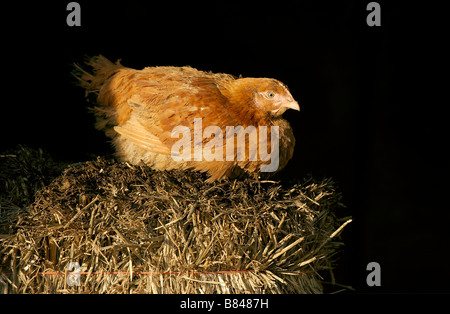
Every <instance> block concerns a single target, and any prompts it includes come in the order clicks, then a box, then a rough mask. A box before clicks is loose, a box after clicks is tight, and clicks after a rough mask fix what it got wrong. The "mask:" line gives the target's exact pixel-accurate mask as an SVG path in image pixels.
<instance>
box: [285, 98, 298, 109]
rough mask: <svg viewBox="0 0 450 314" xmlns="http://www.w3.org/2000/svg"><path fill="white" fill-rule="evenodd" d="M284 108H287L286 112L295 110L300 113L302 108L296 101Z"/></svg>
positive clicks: (286, 104)
mask: <svg viewBox="0 0 450 314" xmlns="http://www.w3.org/2000/svg"><path fill="white" fill-rule="evenodd" d="M282 107H284V108H286V110H287V109H294V110H297V111H300V106H299V105H298V102H296V101H295V100H293V101H291V102H288V103H285V104H283V105H282Z"/></svg>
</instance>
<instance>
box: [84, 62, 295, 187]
mask: <svg viewBox="0 0 450 314" xmlns="http://www.w3.org/2000/svg"><path fill="white" fill-rule="evenodd" d="M86 63H87V64H88V65H89V66H91V67H92V69H93V70H92V73H88V72H86V71H84V70H83V69H81V67H79V66H76V68H77V71H76V72H75V76H76V77H77V78H78V79H79V81H80V82H81V86H82V87H84V88H85V89H86V93H95V94H96V95H97V103H98V106H97V107H95V113H96V117H97V122H96V128H97V129H99V130H103V131H104V132H105V134H106V135H107V136H108V137H111V138H112V140H113V144H114V146H115V148H116V151H117V155H118V157H119V158H120V159H121V160H124V161H129V162H131V163H133V164H137V163H139V162H141V161H143V162H145V163H146V164H148V165H149V166H150V167H152V168H154V169H158V170H170V169H175V168H176V169H190V170H198V171H202V172H207V173H208V174H209V176H210V177H209V179H208V181H214V180H218V179H222V178H224V177H229V178H235V177H240V176H242V175H243V174H245V173H247V174H253V175H254V176H260V175H271V174H274V173H276V172H278V171H279V170H281V169H282V168H283V167H284V166H285V165H286V164H287V162H288V161H289V159H291V158H292V155H293V152H294V145H295V139H294V135H293V132H292V128H291V126H290V125H289V123H288V122H287V121H286V120H284V119H283V118H282V117H281V115H282V114H283V112H285V111H286V110H287V109H295V110H300V108H299V106H298V103H297V102H296V101H295V100H294V99H293V97H292V95H291V94H290V92H289V90H288V89H287V87H286V86H285V85H283V84H282V83H281V82H279V81H277V80H275V79H270V78H235V77H234V76H232V75H229V74H215V73H210V72H203V71H199V70H196V69H194V68H191V67H187V66H186V67H171V66H160V67H147V68H144V69H142V70H134V69H131V68H127V67H124V66H122V65H121V64H120V62H119V61H117V62H116V63H112V62H111V61H109V60H108V59H106V58H105V57H103V56H97V57H93V58H91V59H90V60H89V61H88V62H86ZM233 131H234V133H233ZM264 132H266V133H264ZM180 135H181V137H180ZM264 167H266V168H264Z"/></svg>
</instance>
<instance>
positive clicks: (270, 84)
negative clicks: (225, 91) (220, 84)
mask: <svg viewBox="0 0 450 314" xmlns="http://www.w3.org/2000/svg"><path fill="white" fill-rule="evenodd" d="M237 81H240V82H239V86H240V87H241V88H242V91H245V93H247V96H248V97H249V98H250V99H251V101H252V103H253V104H254V106H255V107H256V108H257V109H259V110H262V111H264V112H266V113H267V114H268V115H269V116H272V117H279V116H281V115H282V114H283V113H284V112H285V111H286V110H288V109H294V110H300V106H299V105H298V103H297V102H296V101H295V100H294V97H292V95H291V93H290V92H289V90H288V89H287V87H286V86H285V85H284V84H283V83H281V82H280V81H277V80H275V79H270V78H241V79H238V80H237Z"/></svg>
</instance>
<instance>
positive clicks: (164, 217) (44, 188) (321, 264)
mask: <svg viewBox="0 0 450 314" xmlns="http://www.w3.org/2000/svg"><path fill="white" fill-rule="evenodd" d="M22 150H23V151H22V152H20V153H19V154H16V155H14V154H10V155H8V154H6V155H5V154H4V155H1V157H0V162H2V163H3V164H4V165H5V164H6V163H12V164H14V163H20V160H19V159H20V158H22V159H23V160H22V162H24V160H26V158H25V157H26V156H25V157H23V156H19V155H23V154H27V151H28V150H27V149H24V148H22ZM14 156H15V157H14ZM28 158H32V159H33V158H34V159H36V160H38V159H39V158H41V159H42V160H41V162H38V161H34V163H35V164H36V165H40V166H39V167H40V168H39V167H38V168H39V169H40V170H39V171H37V170H36V169H34V168H33V166H29V167H30V169H31V170H30V169H28V170H26V169H25V168H26V167H20V166H18V168H17V169H16V171H15V172H11V171H10V170H11V167H3V168H1V167H0V170H2V173H0V175H2V176H3V177H5V176H10V177H9V178H2V183H1V185H0V188H1V190H0V192H1V193H0V201H1V203H0V206H1V213H0V234H1V238H0V267H1V273H0V289H1V290H0V291H1V292H2V293H321V292H323V287H322V283H321V276H320V273H321V272H323V271H324V270H328V271H329V270H330V269H332V267H333V265H334V264H333V263H334V255H335V253H336V252H337V251H338V250H339V248H340V246H341V244H342V243H341V242H339V241H338V240H337V238H338V237H336V236H337V235H338V234H339V232H340V231H341V230H342V229H343V227H344V226H345V225H346V224H347V223H349V222H350V220H348V219H337V218H336V215H335V211H336V209H337V208H338V207H340V206H342V205H341V204H340V194H339V193H337V192H336V191H335V187H334V184H333V182H332V181H331V180H329V179H326V180H322V181H317V180H313V179H311V178H309V179H307V180H303V181H302V182H297V183H292V182H290V183H286V182H285V183H280V182H275V181H261V182H258V181H256V180H254V179H245V180H225V181H222V182H214V183H205V182H204V181H205V176H204V175H203V174H201V173H196V172H182V171H164V172H161V171H154V170H152V169H150V168H148V167H147V166H145V165H139V166H133V165H129V164H127V163H119V162H116V161H114V160H106V159H104V158H98V159H97V160H95V161H88V162H85V163H80V164H76V165H70V166H67V165H65V170H64V171H62V169H63V167H61V164H58V163H55V162H53V161H52V160H51V159H50V158H49V157H48V156H44V155H43V154H42V152H41V153H39V152H38V153H37V155H36V151H34V152H32V153H30V152H28ZM43 165H46V166H45V167H50V166H48V165H53V166H52V167H53V168H54V169H53V170H51V171H50V170H48V171H47V170H45V167H44V166H43ZM36 167H37V166H36ZM6 168H8V169H10V170H5V169H6ZM33 171H34V172H33ZM36 178H37V179H36ZM48 181H51V182H48ZM29 186H31V187H29ZM24 191H26V193H28V197H29V198H28V199H29V202H27V201H26V200H27V199H20V198H19V199H18V196H19V195H20V194H21V193H25V192H24ZM34 193H35V195H34ZM24 195H25V194H24ZM31 196H33V197H32V198H31ZM71 262H72V263H78V264H76V265H79V266H80V268H79V269H78V271H80V272H81V273H80V274H73V273H70V272H71V271H73V270H76V269H74V268H70V269H67V267H68V265H69V263H71ZM71 276H72V277H71ZM73 276H78V278H79V285H77V284H74V282H76V281H74V278H75V279H76V278H77V277H73Z"/></svg>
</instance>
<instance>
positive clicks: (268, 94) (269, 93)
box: [267, 91, 275, 98]
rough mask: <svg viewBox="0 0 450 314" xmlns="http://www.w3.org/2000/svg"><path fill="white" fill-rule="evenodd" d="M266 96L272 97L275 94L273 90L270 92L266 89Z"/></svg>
mask: <svg viewBox="0 0 450 314" xmlns="http://www.w3.org/2000/svg"><path fill="white" fill-rule="evenodd" d="M267 97H269V98H273V97H275V94H274V93H273V92H271V91H268V92H267Z"/></svg>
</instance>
